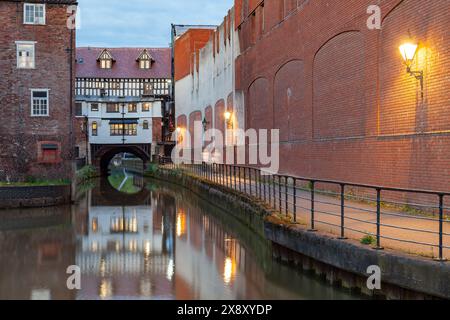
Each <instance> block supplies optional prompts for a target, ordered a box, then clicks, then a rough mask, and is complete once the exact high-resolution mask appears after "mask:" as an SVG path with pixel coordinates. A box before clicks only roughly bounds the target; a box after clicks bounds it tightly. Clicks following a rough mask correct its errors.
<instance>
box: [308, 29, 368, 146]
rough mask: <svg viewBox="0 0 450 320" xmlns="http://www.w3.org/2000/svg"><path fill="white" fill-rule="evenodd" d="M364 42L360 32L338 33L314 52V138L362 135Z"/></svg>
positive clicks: (364, 113) (364, 115) (364, 106)
mask: <svg viewBox="0 0 450 320" xmlns="http://www.w3.org/2000/svg"><path fill="white" fill-rule="evenodd" d="M364 71H365V43H364V37H363V35H362V34H361V32H359V31H347V32H343V33H340V34H338V35H336V36H334V37H333V38H331V39H330V40H328V41H327V42H326V43H325V44H324V45H323V46H322V47H321V48H320V49H319V50H318V51H317V53H316V55H315V57H314V65H313V126H314V138H317V139H332V138H345V137H356V136H363V135H364V133H365V121H366V119H365V117H366V105H365V96H364V92H365V91H364V82H365V81H364V80H365V73H364Z"/></svg>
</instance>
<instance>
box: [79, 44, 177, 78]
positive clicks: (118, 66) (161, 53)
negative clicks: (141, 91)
mask: <svg viewBox="0 0 450 320" xmlns="http://www.w3.org/2000/svg"><path fill="white" fill-rule="evenodd" d="M105 49H106V48H92V47H83V48H77V64H76V77H77V78H115V79H150V78H163V79H170V78H171V76H172V72H171V69H172V54H171V49H170V48H109V49H107V51H108V53H109V54H110V55H111V56H112V57H113V59H115V62H114V63H113V65H112V68H111V69H101V68H100V64H99V63H98V58H99V57H100V55H101V54H102V53H103V52H104V51H105ZM144 50H147V53H148V54H149V56H151V57H152V59H153V63H152V67H151V68H150V69H140V68H139V63H138V62H137V60H136V57H140V56H141V55H142V53H143V52H144Z"/></svg>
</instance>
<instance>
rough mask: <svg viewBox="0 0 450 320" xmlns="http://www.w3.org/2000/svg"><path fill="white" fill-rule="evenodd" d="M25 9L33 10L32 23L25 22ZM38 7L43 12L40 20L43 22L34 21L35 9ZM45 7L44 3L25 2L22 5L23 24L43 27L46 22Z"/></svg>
mask: <svg viewBox="0 0 450 320" xmlns="http://www.w3.org/2000/svg"><path fill="white" fill-rule="evenodd" d="M27 7H32V8H33V21H27ZM37 7H40V8H42V11H43V17H42V20H43V21H36V19H37V17H36V8H37ZM46 11H47V10H46V7H45V3H27V2H25V3H24V4H23V24H31V25H45V23H46V20H47V17H46V15H47V12H46Z"/></svg>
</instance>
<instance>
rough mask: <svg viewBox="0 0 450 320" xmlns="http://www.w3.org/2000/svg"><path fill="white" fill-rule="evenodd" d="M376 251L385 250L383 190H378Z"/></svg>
mask: <svg viewBox="0 0 450 320" xmlns="http://www.w3.org/2000/svg"><path fill="white" fill-rule="evenodd" d="M374 249H375V250H384V248H383V247H382V246H381V189H379V188H377V245H376V247H375V248H374Z"/></svg>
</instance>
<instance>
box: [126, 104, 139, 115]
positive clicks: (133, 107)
mask: <svg viewBox="0 0 450 320" xmlns="http://www.w3.org/2000/svg"><path fill="white" fill-rule="evenodd" d="M128 112H132V113H136V112H137V104H136V103H130V104H129V105H128Z"/></svg>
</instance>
